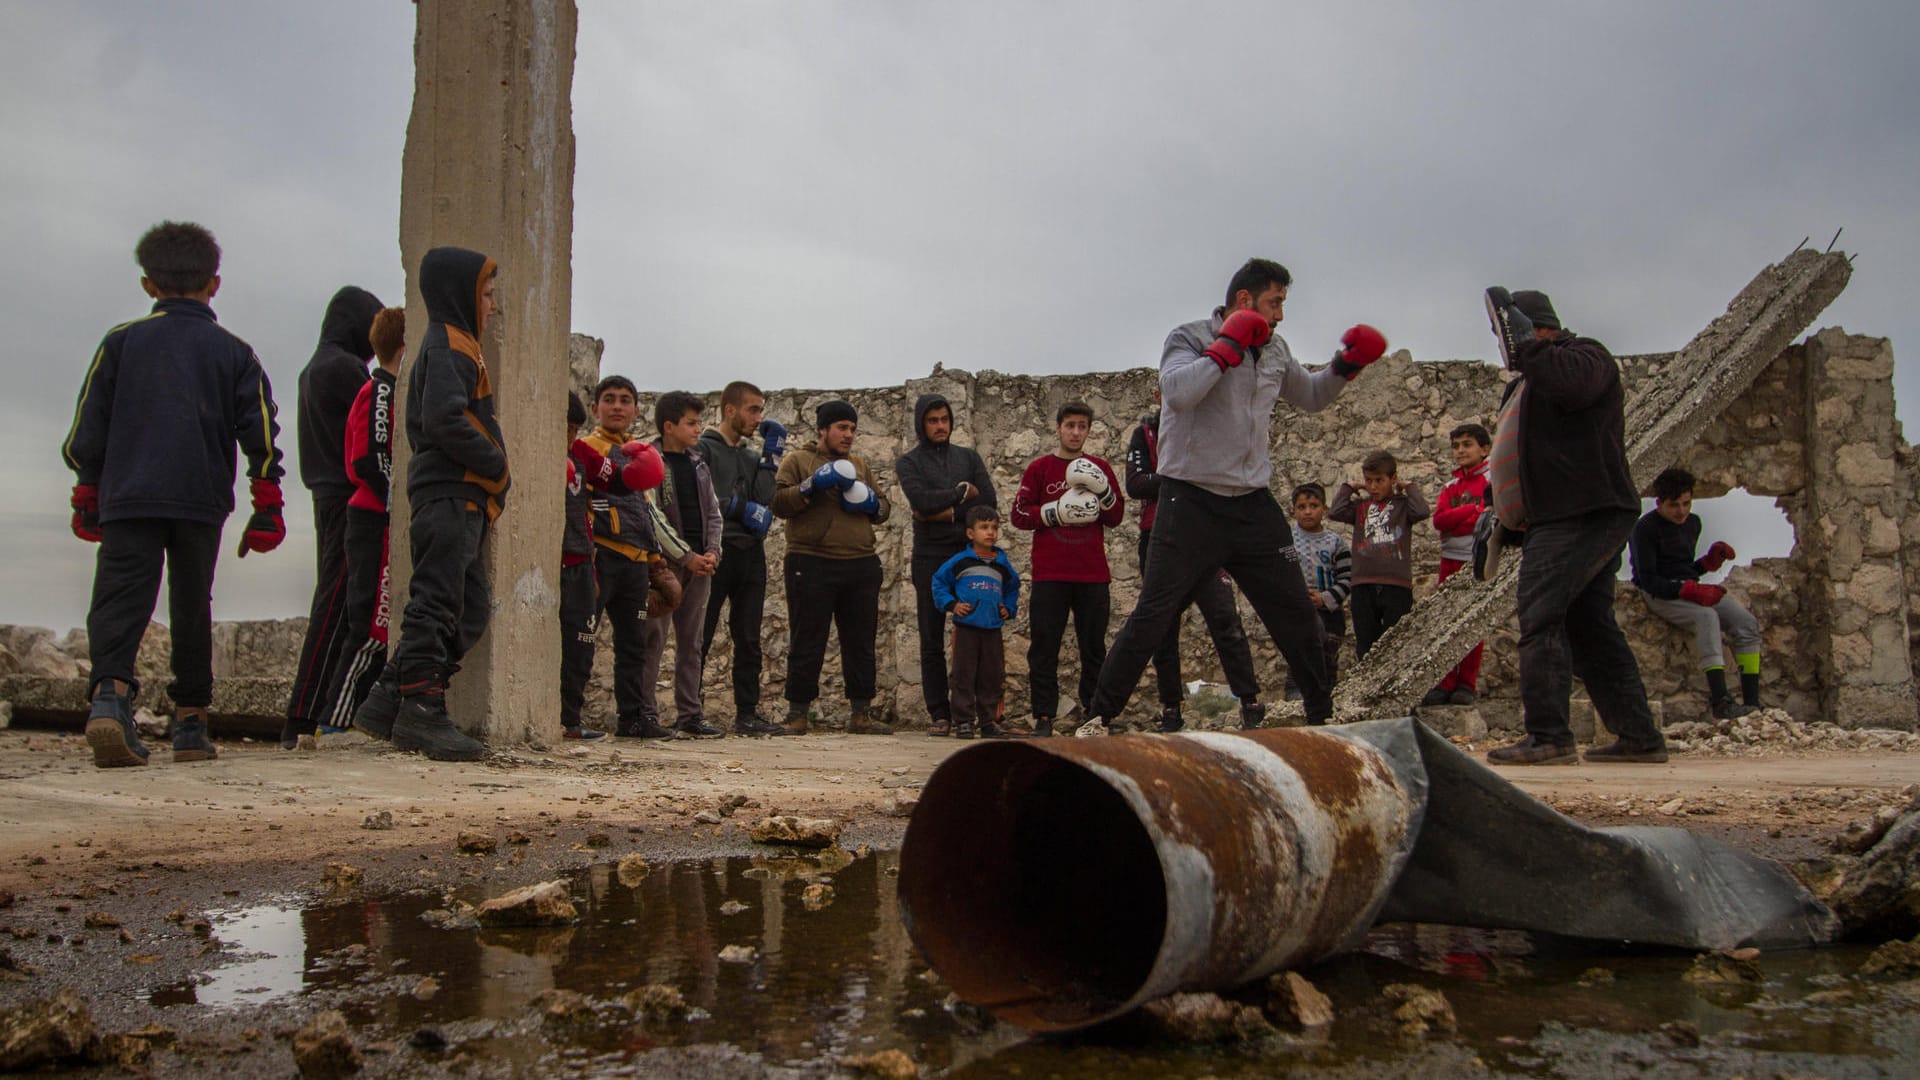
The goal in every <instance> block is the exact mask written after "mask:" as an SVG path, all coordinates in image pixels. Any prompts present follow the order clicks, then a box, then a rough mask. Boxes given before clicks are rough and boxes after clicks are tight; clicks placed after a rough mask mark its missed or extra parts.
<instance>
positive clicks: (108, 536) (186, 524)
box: [62, 221, 287, 769]
mask: <svg viewBox="0 0 1920 1080" xmlns="http://www.w3.org/2000/svg"><path fill="white" fill-rule="evenodd" d="M134 258H135V259H136V260H138V261H139V263H140V272H141V275H142V276H141V278H140V287H141V288H142V289H144V290H146V293H147V295H148V296H151V297H153V298H154V300H155V301H157V302H156V303H155V304H154V305H153V312H152V314H150V315H148V316H146V317H145V318H143V319H136V320H134V321H133V322H130V323H123V324H121V325H120V326H116V327H114V328H113V329H112V330H110V331H108V332H107V336H106V338H105V339H104V340H103V341H101V342H100V348H99V350H98V351H97V352H95V353H94V355H93V363H92V364H91V365H90V366H89V367H88V368H87V377H86V380H85V381H84V382H83V383H82V384H81V387H80V401H79V404H78V406H77V407H76V408H75V410H74V416H73V430H72V431H71V432H70V433H69V434H68V435H67V441H66V445H65V446H64V447H63V448H62V452H63V454H64V456H65V458H66V462H67V467H68V468H70V469H72V470H73V472H74V477H75V479H76V481H77V483H76V484H75V485H74V489H73V500H72V506H73V533H74V535H75V536H78V537H79V538H80V539H82V540H86V541H89V542H92V543H96V544H99V545H100V555H99V559H98V561H97V562H96V563H95V567H94V574H93V602H92V604H91V605H90V606H89V607H88V609H87V642H88V652H89V655H90V657H91V659H92V661H93V675H92V679H93V682H92V686H91V688H90V693H91V695H92V698H93V711H92V714H91V715H90V716H89V717H88V719H87V729H86V730H87V745H88V746H89V747H90V748H92V750H93V763H94V764H95V765H96V766H98V767H100V768H103V769H110V768H115V767H118V766H123V765H145V764H146V763H147V756H148V755H147V748H146V747H145V746H144V745H142V744H141V742H140V739H139V737H138V736H137V735H136V734H135V733H134V729H133V701H134V698H135V697H136V696H137V695H138V694H139V693H140V681H139V680H138V679H136V678H134V667H133V664H134V656H135V654H136V653H138V652H139V650H140V638H141V636H142V635H143V634H145V633H146V629H147V620H148V619H150V618H151V617H152V615H153V604H154V600H155V599H156V598H157V597H158V595H159V591H160V570H161V565H162V563H163V562H164V564H165V566H166V571H167V585H168V594H169V596H168V614H169V616H170V618H171V620H172V626H171V629H172V631H173V682H171V683H169V684H168V686H167V696H168V697H170V698H172V699H173V704H174V709H175V713H174V718H173V760H175V761H207V760H210V759H212V758H213V757H215V756H216V755H215V750H214V747H213V743H211V742H209V741H208V739H207V706H208V705H209V704H210V703H211V702H212V701H213V605H212V601H211V594H212V591H213V564H214V561H215V558H216V556H217V555H218V553H219V547H220V528H221V526H222V525H223V524H225V522H226V519H227V515H228V514H231V513H232V512H233V481H234V471H235V468H236V466H237V464H238V458H237V455H236V453H235V444H236V443H238V445H239V447H240V449H242V450H245V451H246V455H247V476H248V478H249V480H250V481H251V484H250V487H251V493H252V497H253V516H252V517H251V518H249V519H248V520H247V527H246V531H245V532H244V534H243V535H242V536H241V540H240V554H241V555H243V556H244V555H245V554H246V553H247V552H249V551H262V552H265V551H272V550H273V549H274V548H276V547H278V546H280V541H281V540H283V539H285V538H286V535H287V527H286V523H285V521H283V520H282V518H281V515H280V508H281V505H282V500H281V497H280V476H281V473H282V470H281V467H280V449H279V447H278V446H277V445H275V442H274V438H275V436H277V435H278V434H279V433H280V425H279V424H278V423H277V422H276V421H275V416H276V414H277V410H276V409H275V408H274V404H273V388H272V386H270V385H269V384H268V382H267V375H266V372H265V371H262V370H261V368H260V358H259V357H257V356H255V355H254V352H253V349H252V348H251V347H250V346H248V344H247V343H246V342H244V341H241V340H240V339H239V338H237V337H235V336H233V334H231V333H229V332H228V331H227V330H226V329H224V328H223V327H221V326H220V324H219V322H218V321H216V320H215V318H214V315H213V308H211V307H209V306H208V302H209V301H211V300H212V299H213V297H214V294H215V293H217V292H219V291H220V245H219V244H218V243H217V242H216V241H215V240H214V238H213V234H212V233H210V232H208V231H207V230H206V229H204V228H202V227H201V226H199V225H194V224H190V223H187V222H175V221H163V222H161V223H160V224H158V225H156V226H154V227H153V228H151V229H149V230H147V234H146V235H145V236H143V237H141V238H140V244H139V246H138V247H136V248H135V249H134Z"/></svg>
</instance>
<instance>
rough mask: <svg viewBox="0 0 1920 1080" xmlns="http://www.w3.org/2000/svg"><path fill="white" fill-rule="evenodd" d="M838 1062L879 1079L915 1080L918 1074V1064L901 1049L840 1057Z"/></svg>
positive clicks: (863, 1074)
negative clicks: (860, 1055)
mask: <svg viewBox="0 0 1920 1080" xmlns="http://www.w3.org/2000/svg"><path fill="white" fill-rule="evenodd" d="M840 1064H841V1065H842V1066H844V1067H846V1068H849V1069H852V1070H853V1071H854V1072H856V1073H859V1074H860V1075H862V1076H878V1077H880V1078H881V1080H915V1078H917V1077H918V1076H919V1075H920V1066H918V1065H916V1064H914V1061H913V1059H912V1058H910V1057H908V1056H907V1055H906V1052H905V1051H903V1050H882V1051H880V1052H879V1053H877V1054H867V1055H864V1056H862V1057H850V1058H841V1059H840Z"/></svg>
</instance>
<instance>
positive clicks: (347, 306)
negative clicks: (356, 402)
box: [298, 285, 383, 498]
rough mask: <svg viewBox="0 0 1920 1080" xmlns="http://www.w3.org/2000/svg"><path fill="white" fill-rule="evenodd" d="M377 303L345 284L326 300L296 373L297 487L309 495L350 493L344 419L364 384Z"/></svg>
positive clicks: (370, 355)
mask: <svg viewBox="0 0 1920 1080" xmlns="http://www.w3.org/2000/svg"><path fill="white" fill-rule="evenodd" d="M382 306H383V305H382V304H381V303H380V298H379V297H377V296H375V295H373V294H372V293H370V292H368V291H367V290H365V289H362V288H360V287H359V286H357V285H347V286H344V287H342V288H341V290H340V291H339V292H337V293H334V294H333V299H332V300H329V301H327V314H326V316H325V317H324V318H322V319H321V320H320V344H319V345H318V346H316V347H315V348H314V350H313V359H311V360H309V361H307V366H306V367H305V368H304V369H303V370H302V371H301V372H300V415H299V420H298V427H299V432H300V482H301V483H303V484H305V485H306V486H307V490H308V491H311V492H313V493H314V494H315V495H336V496H339V497H341V498H346V497H347V496H348V495H351V494H352V493H353V481H352V479H350V478H349V477H348V475H347V459H346V434H347V414H348V413H349V412H352V411H353V399H354V398H355V397H358V396H359V394H360V388H361V387H362V386H364V385H366V382H367V361H369V360H371V359H373V342H372V340H371V339H370V338H369V337H368V334H369V333H370V332H371V331H372V330H373V317H374V316H375V315H377V314H379V313H380V308H381V307H382Z"/></svg>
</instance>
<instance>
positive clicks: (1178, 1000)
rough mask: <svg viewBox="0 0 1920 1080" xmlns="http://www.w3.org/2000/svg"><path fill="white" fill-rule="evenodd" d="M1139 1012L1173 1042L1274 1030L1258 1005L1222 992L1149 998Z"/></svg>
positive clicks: (1250, 1035) (1220, 1039) (1236, 1037)
mask: <svg viewBox="0 0 1920 1080" xmlns="http://www.w3.org/2000/svg"><path fill="white" fill-rule="evenodd" d="M1140 1012H1141V1015H1142V1016H1143V1017H1144V1018H1145V1020H1146V1021H1147V1023H1148V1025H1149V1026H1150V1027H1152V1028H1153V1029H1154V1030H1155V1031H1156V1032H1157V1033H1158V1034H1159V1035H1160V1037H1161V1038H1164V1039H1168V1040H1171V1041H1174V1042H1186V1043H1211V1042H1225V1041H1229V1040H1247V1039H1256V1038H1260V1037H1261V1036H1263V1035H1268V1034H1271V1033H1272V1032H1273V1025H1271V1024H1269V1023H1267V1018H1266V1017H1265V1016H1262V1015H1261V1014H1260V1010H1259V1009H1256V1008H1254V1007H1253V1006H1251V1005H1241V1004H1238V1003H1236V1002H1232V1001H1228V1000H1227V999H1225V998H1223V997H1221V996H1220V995H1219V994H1204V993H1203V994H1169V995H1167V996H1166V997H1163V998H1160V999H1159V1000H1157V1001H1149V1002H1147V1004H1146V1005H1144V1006H1143V1007H1142V1008H1141V1010H1140Z"/></svg>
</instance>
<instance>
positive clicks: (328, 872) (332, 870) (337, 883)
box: [320, 862, 367, 889]
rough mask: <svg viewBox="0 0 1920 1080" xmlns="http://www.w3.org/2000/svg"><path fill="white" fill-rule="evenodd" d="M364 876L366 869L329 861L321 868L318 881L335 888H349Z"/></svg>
mask: <svg viewBox="0 0 1920 1080" xmlns="http://www.w3.org/2000/svg"><path fill="white" fill-rule="evenodd" d="M366 876H367V874H366V871H364V870H362V869H360V868H359V867H357V866H351V865H348V864H347V863H339V862H331V863H328V864H327V865H326V866H324V867H322V868H321V870H320V883H321V884H323V885H326V886H328V887H330V888H335V889H351V888H353V887H354V886H356V885H358V884H360V882H361V881H362V880H363V879H364V878H365V877H366Z"/></svg>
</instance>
